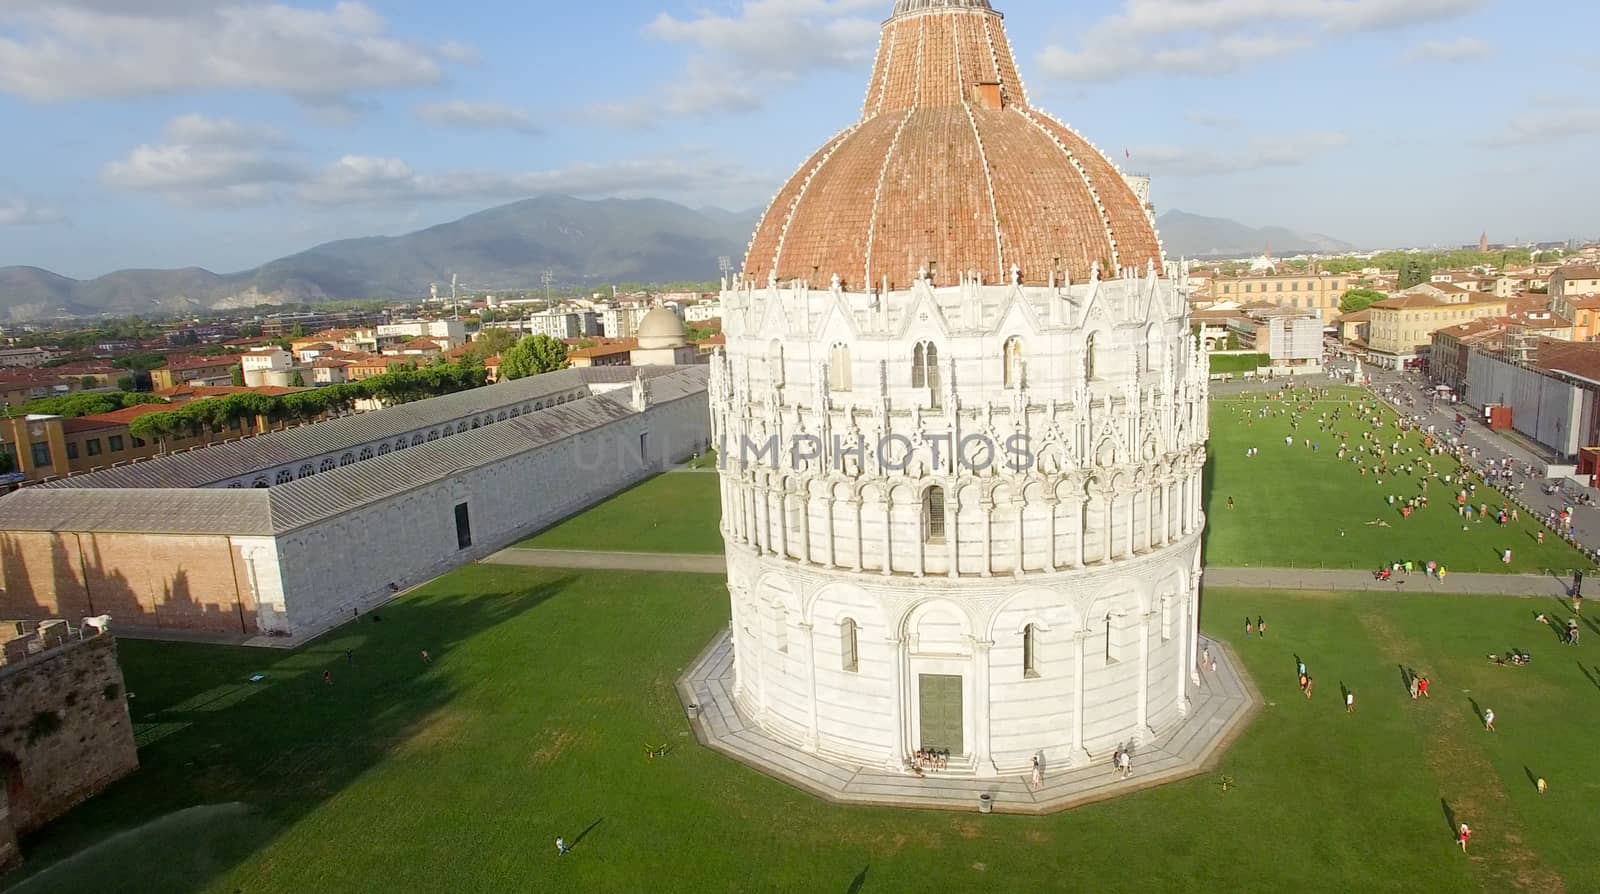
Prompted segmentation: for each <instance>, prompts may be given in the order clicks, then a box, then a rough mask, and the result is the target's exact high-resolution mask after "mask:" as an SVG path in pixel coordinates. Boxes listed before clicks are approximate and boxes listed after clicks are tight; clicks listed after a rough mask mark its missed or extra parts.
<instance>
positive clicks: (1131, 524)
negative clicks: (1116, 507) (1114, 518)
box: [1113, 492, 1139, 558]
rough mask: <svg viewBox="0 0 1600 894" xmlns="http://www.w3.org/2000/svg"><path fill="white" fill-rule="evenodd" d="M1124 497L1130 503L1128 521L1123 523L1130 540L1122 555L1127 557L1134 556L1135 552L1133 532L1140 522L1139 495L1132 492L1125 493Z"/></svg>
mask: <svg viewBox="0 0 1600 894" xmlns="http://www.w3.org/2000/svg"><path fill="white" fill-rule="evenodd" d="M1113 499H1115V498H1113ZM1123 499H1124V500H1126V501H1127V503H1128V512H1127V519H1126V523H1125V524H1124V525H1123V527H1124V528H1126V529H1127V538H1128V542H1127V545H1126V547H1125V548H1124V549H1123V551H1122V555H1123V557H1125V558H1132V557H1133V554H1134V552H1135V550H1134V546H1135V545H1136V544H1135V543H1134V540H1133V534H1134V529H1135V528H1136V527H1138V522H1139V495H1138V493H1137V492H1130V493H1127V494H1124V495H1123Z"/></svg>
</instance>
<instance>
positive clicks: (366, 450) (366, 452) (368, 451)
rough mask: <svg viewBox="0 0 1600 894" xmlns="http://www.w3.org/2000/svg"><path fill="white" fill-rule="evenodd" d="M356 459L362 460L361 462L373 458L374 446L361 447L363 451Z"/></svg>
mask: <svg viewBox="0 0 1600 894" xmlns="http://www.w3.org/2000/svg"><path fill="white" fill-rule="evenodd" d="M356 459H357V460H358V461H360V462H366V461H367V460H369V459H372V448H371V447H363V448H361V453H360V455H358V456H357V457H356Z"/></svg>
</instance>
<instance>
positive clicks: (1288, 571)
mask: <svg viewBox="0 0 1600 894" xmlns="http://www.w3.org/2000/svg"><path fill="white" fill-rule="evenodd" d="M483 561H484V562H486V563H488V564H492V565H527V566H532V567H539V568H579V569H584V570H588V571H662V572H671V573H688V574H724V573H726V572H727V570H728V568H727V563H726V560H724V558H723V557H722V556H704V555H678V554H667V553H608V552H581V551H577V550H563V549H524V548H521V547H512V548H511V549H507V550H502V551H500V552H498V553H495V554H494V555H492V556H489V557H488V558H486V559H484V560H483ZM1570 582H1571V578H1567V577H1556V576H1554V575H1537V574H1458V573H1455V572H1452V573H1450V574H1448V575H1446V576H1445V579H1444V582H1443V583H1441V582H1439V581H1437V580H1434V579H1433V578H1430V577H1428V576H1427V575H1426V574H1423V573H1421V572H1417V573H1416V574H1397V575H1395V576H1394V577H1393V578H1392V579H1391V580H1389V581H1388V582H1383V581H1379V580H1378V579H1377V578H1374V577H1373V576H1372V572H1370V571H1358V570H1339V569H1317V568H1217V567H1210V566H1208V567H1207V568H1206V569H1205V574H1204V577H1203V578H1202V583H1203V584H1205V585H1207V586H1212V587H1234V588H1238V589H1243V590H1379V591H1385V592H1394V593H1459V594H1469V593H1470V594H1481V595H1490V596H1565V595H1567V586H1568V584H1569V583H1570Z"/></svg>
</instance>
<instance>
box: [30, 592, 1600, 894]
mask: <svg viewBox="0 0 1600 894" xmlns="http://www.w3.org/2000/svg"><path fill="white" fill-rule="evenodd" d="M726 601H727V596H726V592H725V589H724V587H723V585H722V583H721V582H720V581H719V580H717V579H715V578H712V577H706V576H672V575H659V574H653V575H631V574H617V573H605V574H598V573H597V574H572V573H568V572H561V571H537V570H528V569H519V568H502V567H490V566H476V567H469V568H466V569H463V570H461V571H459V572H456V573H454V574H451V575H449V576H448V577H446V578H443V579H441V580H439V581H436V582H435V583H433V584H431V585H429V586H427V587H425V588H423V589H421V590H420V591H418V592H417V593H414V594H411V595H409V596H407V597H406V598H404V599H402V600H400V601H398V602H396V603H394V604H392V605H390V606H388V607H385V608H384V609H383V610H382V612H381V614H382V617H383V621H382V622H381V623H374V622H373V621H372V620H370V619H368V620H364V621H362V622H360V623H355V624H351V625H349V626H347V627H345V628H343V629H340V630H338V631H336V632H334V633H332V634H330V635H329V636H328V637H326V638H325V639H324V640H323V641H321V642H319V643H316V644H313V645H311V646H308V647H306V648H303V649H301V650H299V651H296V652H292V653H281V652H271V651H264V650H243V649H235V648H223V647H208V646H198V645H188V644H162V643H149V642H135V641H124V642H123V643H122V644H121V648H122V652H123V662H124V665H125V667H126V672H127V682H128V688H129V689H130V691H131V692H132V693H134V694H136V697H135V698H134V699H133V701H132V703H131V707H132V711H133V715H134V720H135V722H136V724H137V726H138V728H139V730H140V731H141V734H142V735H144V736H145V737H147V738H148V739H149V742H148V744H146V745H145V746H144V747H143V749H142V750H141V755H140V756H141V761H142V764H143V769H142V770H141V771H140V772H139V773H138V774H137V775H135V776H133V777H131V778H129V779H127V780H125V781H123V782H121V783H119V784H117V785H115V786H113V787H112V788H111V789H110V790H108V791H107V792H106V793H104V794H103V795H101V796H100V797H98V798H96V799H94V800H93V801H91V802H89V803H88V804H87V805H86V806H84V807H83V808H81V809H79V810H78V811H76V812H74V813H72V814H71V815H69V816H68V817H67V818H65V819H64V820H62V821H60V822H58V823H57V824H55V825H54V826H52V827H50V828H48V829H47V830H46V831H45V832H44V833H43V834H41V835H39V836H36V837H35V838H34V839H33V840H31V841H29V842H27V848H28V862H27V863H26V864H25V868H24V870H23V873H22V874H19V875H13V876H10V877H8V878H7V879H6V881H7V882H9V883H12V884H14V885H16V888H15V890H16V891H20V892H27V894H32V892H39V891H72V892H78V891H94V892H97V894H100V892H121V891H129V892H150V891H162V892H167V891H172V892H187V891H214V892H224V894H227V892H249V894H270V892H286V894H287V892H295V894H299V892H308V891H316V892H346V891H350V892H356V891H363V892H364V891H444V890H449V891H467V892H473V891H483V892H501V891H512V890H516V891H540V892H546V891H549V892H560V891H595V892H620V891H655V892H677V891H685V892H747V891H800V892H809V891H824V892H837V891H850V892H855V894H862V892H867V894H870V892H874V891H881V892H922V891H928V892H949V891H966V890H982V891H1023V890H1060V889H1062V888H1063V881H1062V879H1063V873H1069V874H1070V876H1071V878H1072V882H1071V884H1070V887H1071V889H1073V890H1083V891H1094V892H1097V894H1100V892H1108V894H1115V892H1124V891H1126V892H1152V891H1157V892H1166V891H1173V892H1180V891H1181V892H1188V891H1229V892H1274V894H1276V892H1282V891H1296V892H1313V894H1314V892H1347V891H1362V892H1390V891H1392V892H1417V891H1429V892H1454V891H1501V890H1507V889H1509V888H1511V887H1512V886H1513V885H1514V884H1516V883H1518V882H1522V883H1523V885H1522V887H1521V889H1522V890H1530V891H1557V890H1562V888H1561V887H1560V885H1563V884H1564V886H1565V890H1567V891H1572V892H1577V891H1594V890H1600V864H1597V863H1596V862H1595V861H1594V860H1593V859H1592V857H1591V854H1590V853H1589V847H1588V845H1589V842H1590V841H1591V840H1592V835H1591V834H1590V833H1589V832H1588V825H1589V823H1590V821H1591V819H1592V805H1593V804H1594V803H1595V799H1596V797H1600V783H1597V781H1596V780H1597V776H1596V774H1595V772H1594V771H1595V763H1596V757H1595V756H1594V754H1593V753H1592V750H1591V746H1592V743H1593V742H1595V741H1597V740H1600V711H1597V710H1595V708H1596V699H1597V698H1600V684H1597V683H1596V682H1595V681H1596V680H1597V679H1600V667H1595V665H1596V664H1597V658H1596V656H1595V653H1594V651H1593V650H1594V648H1595V647H1594V646H1593V645H1588V644H1586V645H1585V646H1583V647H1580V648H1578V649H1568V648H1565V647H1560V646H1557V645H1556V644H1555V641H1554V639H1553V636H1552V635H1551V633H1550V631H1549V630H1548V629H1546V628H1544V627H1542V626H1540V625H1537V624H1535V623H1533V621H1532V620H1531V615H1532V613H1533V611H1534V610H1535V609H1539V610H1546V611H1553V612H1554V611H1557V606H1556V604H1555V603H1553V602H1551V601H1545V602H1543V603H1538V602H1530V601H1527V600H1517V599H1490V598H1481V599H1480V598H1464V597H1456V598H1446V597H1415V596H1412V597H1404V598H1396V597H1386V596H1374V595H1371V594H1367V595H1364V596H1344V595H1330V594H1297V595H1288V596H1285V595H1279V594H1270V593H1234V592H1221V591H1218V592H1210V593H1208V594H1207V597H1206V605H1205V617H1204V626H1205V628H1206V629H1207V630H1208V631H1210V632H1212V633H1214V634H1220V635H1222V636H1225V637H1229V638H1234V645H1235V647H1236V648H1237V651H1238V653H1239V654H1240V655H1241V657H1242V658H1243V661H1244V663H1245V665H1246V667H1247V668H1248V669H1249V670H1250V672H1251V673H1252V674H1253V675H1254V677H1255V679H1256V681H1257V683H1258V685H1259V687H1260V689H1261V691H1262V693H1263V695H1264V697H1265V699H1266V702H1267V705H1266V707H1265V709H1264V710H1263V712H1262V713H1261V715H1260V716H1259V717H1258V718H1257V719H1256V720H1255V721H1254V723H1253V724H1252V726H1251V727H1250V728H1249V729H1248V730H1247V731H1246V732H1245V734H1244V736H1243V737H1242V738H1241V739H1240V740H1239V741H1238V742H1237V743H1236V744H1235V746H1234V747H1233V748H1232V749H1231V750H1230V751H1229V753H1228V754H1227V755H1226V757H1225V758H1224V761H1223V765H1222V767H1221V768H1220V769H1219V770H1218V771H1217V773H1215V774H1210V775H1208V776H1206V777H1204V778H1200V779H1195V780H1191V781H1189V782H1185V783H1179V784H1175V785H1170V786H1165V787H1162V788H1158V789H1154V790H1151V791H1148V792H1143V793H1138V794H1132V795H1130V796H1128V797H1126V798H1123V799H1119V800H1116V801H1113V802H1108V803H1103V804H1099V805H1095V806H1091V807H1086V808H1083V809H1080V810H1076V811H1072V812H1068V813H1065V814H1058V815H1055V816H1051V817H1044V818H1027V817H1011V816H988V817H983V816H978V815H976V814H975V813H974V814H952V813H937V812H920V811H895V810H885V809H855V808H840V807H834V806H830V805H826V804H823V803H821V802H819V801H817V800H814V799H812V798H810V797H808V796H806V795H803V794H801V793H799V792H798V791H795V790H793V789H790V788H788V787H787V786H784V785H782V784H780V783H777V782H775V781H772V780H770V779H768V778H766V777H764V776H761V775H759V774H757V773H755V772H753V771H751V770H748V769H746V768H744V767H742V766H740V765H738V764H735V763H733V762H731V761H729V760H727V759H725V758H723V757H721V756H719V755H716V754H714V753H711V752H709V751H706V750H704V749H701V748H700V747H698V746H697V745H695V744H693V740H692V739H691V738H690V737H689V735H688V728H687V724H686V722H685V721H684V719H683V715H682V710H681V708H680V707H679V705H678V703H677V700H676V698H675V696H674V694H673V690H672V684H673V680H674V679H675V677H676V676H677V674H678V673H679V671H680V669H681V668H683V667H684V666H686V665H687V664H688V663H689V662H690V661H691V660H692V659H693V657H694V656H695V655H696V654H697V653H698V652H699V651H700V649H701V648H702V647H703V646H704V645H705V644H706V643H707V642H708V640H709V639H710V638H711V636H712V635H713V633H714V632H715V631H717V630H718V629H719V628H721V627H722V626H723V625H725V624H726V619H727V606H726ZM1258 612H1259V613H1261V614H1264V615H1265V616H1267V617H1268V619H1269V621H1270V627H1271V630H1272V636H1271V638H1270V639H1267V640H1265V641H1262V640H1250V641H1241V640H1239V639H1237V638H1236V627H1237V626H1238V625H1239V623H1240V622H1239V621H1238V620H1237V619H1238V618H1240V617H1242V616H1243V615H1244V614H1246V613H1250V614H1255V613H1258ZM1237 633H1238V634H1242V631H1237ZM1597 640H1600V636H1591V638H1590V643H1593V642H1595V641H1597ZM1510 646H1520V647H1522V648H1527V649H1531V650H1532V651H1533V652H1534V655H1535V658H1536V660H1535V663H1534V664H1533V665H1532V666H1531V667H1527V668H1501V667H1494V666H1491V665H1489V664H1488V663H1487V662H1486V661H1485V660H1484V658H1483V655H1484V653H1486V652H1490V651H1500V650H1503V649H1505V648H1508V647H1510ZM346 649H349V650H351V652H352V655H353V658H354V662H353V663H346V659H345V650H346ZM422 649H428V650H429V651H430V652H431V653H432V655H433V657H434V662H433V663H432V664H431V665H424V664H423V663H422V662H421V660H420V657H419V652H420V650H422ZM1297 655H1298V656H1300V657H1301V658H1302V659H1304V660H1305V661H1306V662H1307V664H1308V665H1309V669H1310V671H1311V673H1312V674H1313V675H1314V676H1315V677H1316V678H1317V679H1318V681H1319V688H1318V689H1317V693H1316V696H1317V697H1316V699H1315V700H1314V701H1311V702H1307V701H1306V700H1305V699H1303V698H1301V697H1300V695H1299V694H1298V692H1297V690H1296V689H1295V684H1294V683H1293V682H1292V680H1293V678H1294V660H1295V656H1297ZM1401 666H1410V667H1415V668H1417V669H1418V670H1420V671H1424V672H1427V673H1429V674H1431V676H1432V679H1433V682H1434V698H1433V699H1431V700H1430V701H1428V702H1421V703H1413V702H1412V701H1411V700H1410V699H1409V698H1408V697H1407V696H1406V693H1405V690H1404V688H1403V685H1402V683H1401V681H1400V676H1399V673H1400V671H1399V668H1400V667H1401ZM325 668H326V669H330V670H331V671H332V673H333V676H334V685H333V686H331V687H329V686H325V685H323V684H322V683H321V682H320V681H319V677H320V674H321V672H322V670H323V669H325ZM255 672H264V673H266V675H267V676H266V679H265V680H264V681H263V682H261V683H259V684H250V683H248V682H246V677H247V676H248V675H249V674H251V673H255ZM1341 682H1342V683H1344V684H1345V685H1348V686H1350V687H1352V688H1353V690H1354V691H1355V692H1356V693H1357V694H1358V706H1359V708H1360V710H1359V712H1358V713H1357V714H1356V715H1354V716H1346V715H1345V714H1344V713H1343V711H1342V709H1341V708H1340V707H1339V684H1340V683H1341ZM1474 700H1475V703H1474ZM1480 706H1483V707H1493V708H1494V709H1495V710H1496V712H1497V713H1498V714H1499V717H1500V719H1499V726H1500V728H1501V732H1499V733H1498V734H1492V733H1487V732H1484V731H1483V730H1482V729H1481V728H1480V724H1479V723H1478V721H1477V718H1476V711H1477V710H1478V707H1480ZM662 742H667V743H671V745H672V746H673V747H672V751H671V752H670V753H669V754H668V755H667V756H666V757H664V758H660V759H657V760H654V761H650V760H646V759H645V756H644V748H645V745H646V743H650V744H660V743H662ZM1222 774H1227V775H1230V776H1232V777H1233V778H1234V779H1235V780H1236V787H1235V788H1234V789H1233V790H1232V791H1229V792H1227V793H1224V792H1222V791H1221V789H1220V787H1219V785H1218V784H1217V780H1218V779H1219V778H1220V776H1221V775H1222ZM1530 774H1537V775H1539V776H1544V777H1546V778H1548V779H1549V780H1550V781H1551V784H1552V788H1551V791H1550V793H1549V794H1548V795H1546V796H1544V797H1539V796H1538V795H1536V794H1535V792H1534V790H1533V786H1532V784H1531V781H1530V779H1529V775H1530ZM1447 816H1448V818H1449V819H1450V820H1452V821H1454V820H1457V819H1459V820H1461V821H1466V822H1469V823H1471V824H1472V825H1473V827H1474V829H1475V830H1476V832H1477V837H1476V838H1475V839H1474V842H1473V853H1472V854H1471V855H1470V856H1469V857H1463V856H1462V854H1461V853H1460V852H1459V851H1458V850H1457V849H1456V847H1455V845H1454V844H1453V842H1452V839H1451V835H1450V831H1449V828H1448V827H1447ZM119 833H120V834H119ZM557 835H564V836H565V837H566V838H567V840H568V841H569V842H573V843H574V844H575V847H574V849H573V851H572V853H571V854H570V855H569V856H567V857H564V858H560V859H559V860H558V858H557V857H556V856H555V852H554V847H553V846H552V842H553V840H554V838H555V837H556V836H557ZM53 864H54V865H53ZM18 882H20V884H17V883H18Z"/></svg>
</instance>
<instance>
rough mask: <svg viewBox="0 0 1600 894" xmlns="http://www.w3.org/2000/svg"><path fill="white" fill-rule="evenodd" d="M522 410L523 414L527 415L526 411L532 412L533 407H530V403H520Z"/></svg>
mask: <svg viewBox="0 0 1600 894" xmlns="http://www.w3.org/2000/svg"><path fill="white" fill-rule="evenodd" d="M522 412H523V415H527V414H528V413H532V412H533V407H532V405H530V404H523V405H522Z"/></svg>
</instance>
